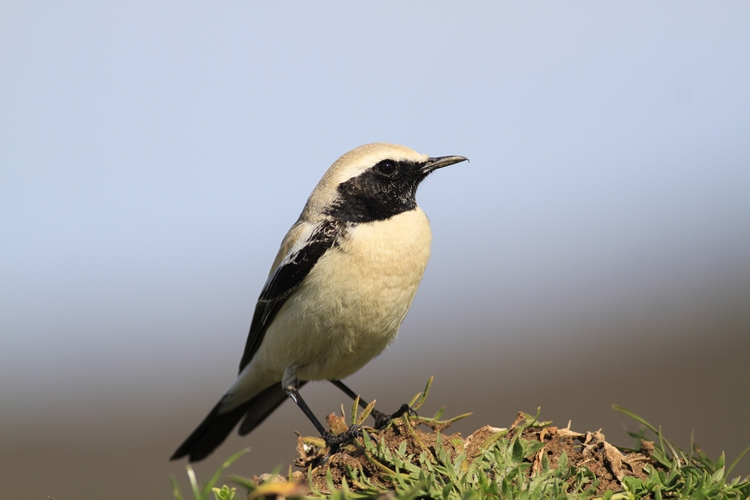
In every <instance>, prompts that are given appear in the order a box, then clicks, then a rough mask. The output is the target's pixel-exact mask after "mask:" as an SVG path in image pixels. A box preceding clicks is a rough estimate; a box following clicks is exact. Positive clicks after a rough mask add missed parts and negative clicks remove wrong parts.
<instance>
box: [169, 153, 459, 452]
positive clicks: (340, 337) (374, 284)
mask: <svg viewBox="0 0 750 500" xmlns="http://www.w3.org/2000/svg"><path fill="white" fill-rule="evenodd" d="M465 160H466V158H464V157H463V156H441V157H437V158H431V157H429V156H427V155H423V154H419V153H417V152H416V151H414V150H412V149H409V148H407V147H404V146H396V145H393V144H383V143H377V144H367V145H365V146H360V147H358V148H356V149H354V150H352V151H349V152H348V153H346V154H345V155H343V156H342V157H341V158H339V159H338V160H337V161H336V162H335V163H334V164H333V165H332V166H331V168H329V169H328V171H327V172H326V173H325V175H323V178H322V179H321V180H320V182H319V183H318V185H317V186H316V187H315V189H314V190H313V192H312V194H311V195H310V198H308V200H307V204H306V205H305V208H304V210H302V214H301V215H300V217H299V220H297V222H296V223H295V224H294V225H293V226H292V228H291V229H290V230H289V232H288V233H287V235H286V237H285V238H284V240H283V241H282V242H281V248H280V249H279V253H278V255H277V256H276V260H275V261H274V262H273V266H271V272H270V274H269V276H268V280H267V281H266V284H265V286H264V287H263V291H262V292H261V294H260V297H259V298H258V304H257V305H256V306H255V314H254V315H253V320H252V323H251V325H250V333H249V335H248V338H247V344H246V345H245V353H244V354H243V356H242V361H240V373H239V376H238V377H237V380H235V382H234V383H233V384H232V385H231V386H230V387H229V389H227V391H226V392H225V393H224V395H223V396H222V398H221V400H220V401H219V403H218V404H217V405H216V406H215V407H214V409H213V410H211V413H209V414H208V416H207V417H206V418H205V419H204V420H203V422H202V423H201V424H200V425H199V426H198V428H197V429H195V431H194V432H193V433H192V434H191V435H190V437H188V438H187V440H185V442H184V443H183V444H182V446H180V448H179V449H178V450H177V451H176V452H175V453H174V455H172V460H175V459H178V458H182V457H184V456H188V457H189V459H190V461H191V462H193V461H197V460H202V459H203V458H205V457H206V456H208V455H209V454H210V453H211V452H213V451H214V449H216V447H217V446H219V445H220V444H221V443H222V442H223V441H224V439H226V437H227V436H228V435H229V433H230V432H231V431H232V429H233V428H234V427H235V426H236V425H237V423H238V422H239V421H240V420H241V419H242V418H243V417H244V421H243V422H242V424H241V425H240V429H239V433H240V435H245V434H247V433H249V432H250V431H252V430H253V429H254V428H255V427H257V426H258V425H259V424H260V423H261V422H262V421H263V420H264V419H265V418H266V417H267V416H268V415H269V414H270V413H271V412H273V411H274V410H275V409H276V408H277V407H278V406H279V405H280V404H281V403H282V402H284V400H285V399H286V398H287V397H290V398H292V400H293V401H294V402H295V403H296V404H297V405H298V406H299V407H300V409H301V410H302V411H303V412H304V413H305V415H307V417H308V418H309V419H310V420H311V421H312V423H313V424H315V427H316V428H317V429H318V431H319V432H320V434H321V436H322V437H323V438H324V440H325V442H326V444H327V445H328V446H329V447H330V448H331V451H335V449H336V448H338V446H339V445H340V444H342V443H344V442H346V441H349V440H350V439H352V438H353V437H354V436H357V435H358V434H359V432H360V431H359V429H358V428H355V427H354V426H352V428H350V429H349V431H347V432H345V433H343V434H340V435H338V436H335V435H333V434H331V433H330V432H328V431H327V430H326V429H325V427H323V425H322V424H321V423H320V421H319V420H318V419H317V418H316V417H315V415H314V414H313V413H312V411H311V410H310V408H309V407H308V406H307V404H306V403H305V401H304V400H303V399H302V396H300V394H299V391H298V389H299V388H300V387H301V386H302V385H303V384H304V383H305V382H307V381H310V380H330V381H331V382H333V384H334V385H336V386H337V387H338V388H339V389H341V390H343V391H344V392H345V393H346V394H347V395H348V396H349V397H351V398H355V397H356V394H355V393H354V392H353V391H352V390H351V389H349V388H348V387H347V386H345V385H344V384H343V383H342V382H341V379H343V378H346V377H348V376H349V375H351V374H353V373H354V372H356V371H357V370H359V369H360V368H362V367H363V366H364V365H365V364H366V363H367V362H368V361H370V360H371V359H372V358H374V357H375V356H377V355H378V354H380V353H381V352H382V351H383V349H385V347H386V346H387V345H388V344H389V343H390V342H391V341H392V340H393V339H394V338H395V337H396V333H397V332H398V329H399V327H400V326H401V322H402V321H403V320H404V317H405V316H406V313H407V311H408V310H409V306H410V305H411V303H412V300H413V299H414V294H415V293H416V292H417V286H419V282H420V281H421V279H422V275H423V274H424V270H425V267H426V266H427V260H428V259H429V257H430V243H431V241H432V234H431V232H430V222H429V221H428V220H427V216H426V215H425V213H424V212H423V211H422V209H421V208H419V207H418V206H417V202H416V198H415V197H416V193H417V187H418V186H419V183H420V182H422V181H423V180H424V179H425V177H427V176H428V175H429V174H430V173H431V172H433V171H435V170H437V169H438V168H442V167H447V166H448V165H453V164H454V163H458V162H462V161H465ZM360 403H361V404H362V406H363V407H364V406H366V405H367V403H366V402H364V401H360ZM408 410H409V407H408V406H407V405H402V407H401V408H400V409H399V410H398V411H397V412H395V413H394V414H392V415H386V414H383V413H381V412H373V416H374V417H375V421H376V427H382V426H384V425H387V423H388V422H389V421H390V419H391V418H396V417H397V416H400V415H402V414H403V413H404V412H405V411H408Z"/></svg>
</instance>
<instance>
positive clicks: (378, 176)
mask: <svg viewBox="0 0 750 500" xmlns="http://www.w3.org/2000/svg"><path fill="white" fill-rule="evenodd" d="M462 161H467V158H464V157H463V156H441V157H436V158H433V157H430V156H428V155H423V154H420V153H417V152H416V151H414V150H413V149H410V148H407V147H405V146H398V145H395V144H386V143H374V144H365V145H364V146H360V147H358V148H356V149H353V150H351V151H349V152H348V153H346V154H344V155H343V156H341V158H339V159H338V160H336V162H335V163H334V164H333V165H331V167H330V168H329V169H328V171H327V172H326V173H325V175H323V178H322V179H321V180H320V182H319V183H318V185H317V186H316V187H315V189H314V190H313V192H312V194H311V195H310V198H309V199H308V200H307V205H305V209H304V210H303V212H302V215H301V217H300V218H301V219H304V220H316V219H320V218H334V219H336V220H340V221H345V222H373V221H376V220H385V219H389V218H390V217H393V216H394V215H398V214H399V213H402V212H406V211H408V210H413V209H415V208H416V206H417V202H416V194H417V187H418V186H419V183H420V182H422V181H423V180H424V179H425V177H427V176H428V175H429V174H430V173H431V172H433V171H435V170H437V169H439V168H442V167H447V166H448V165H453V164H454V163H459V162H462Z"/></svg>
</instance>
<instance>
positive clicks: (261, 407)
mask: <svg viewBox="0 0 750 500" xmlns="http://www.w3.org/2000/svg"><path fill="white" fill-rule="evenodd" d="M303 385H305V382H300V383H299V387H302V386H303ZM288 397H289V396H287V393H286V392H285V391H284V389H282V388H281V384H274V385H272V386H271V387H269V388H268V389H266V390H264V391H263V392H261V393H260V394H258V395H257V396H255V397H254V398H253V400H252V403H253V404H252V406H251V407H250V409H248V410H247V414H246V415H245V420H243V421H242V423H241V424H240V430H239V434H240V436H244V435H246V434H248V433H249V432H250V431H252V430H253V429H255V428H256V427H258V426H259V425H260V424H261V422H263V421H264V420H265V419H266V417H267V416H268V415H270V414H271V413H273V411H274V410H275V409H276V408H278V407H279V405H281V403H283V402H284V401H286V398H288Z"/></svg>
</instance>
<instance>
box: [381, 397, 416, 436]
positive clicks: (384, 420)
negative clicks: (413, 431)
mask: <svg viewBox="0 0 750 500" xmlns="http://www.w3.org/2000/svg"><path fill="white" fill-rule="evenodd" d="M404 413H408V414H409V415H414V416H415V417H418V416H419V415H417V412H416V410H414V408H412V407H411V406H409V405H408V404H406V403H404V404H402V405H401V407H400V408H399V409H398V410H396V411H395V412H393V413H392V414H390V415H388V414H386V413H383V412H382V411H378V410H374V409H373V410H372V413H370V415H372V417H373V418H374V419H375V428H376V429H378V430H380V429H382V428H384V427H386V426H387V425H388V424H390V423H391V422H392V421H393V420H394V419H396V418H398V417H400V416H401V415H403V414H404Z"/></svg>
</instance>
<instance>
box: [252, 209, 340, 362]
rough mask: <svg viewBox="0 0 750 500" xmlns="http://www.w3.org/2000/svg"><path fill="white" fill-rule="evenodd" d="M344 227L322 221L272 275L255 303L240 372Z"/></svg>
mask: <svg viewBox="0 0 750 500" xmlns="http://www.w3.org/2000/svg"><path fill="white" fill-rule="evenodd" d="M344 230H345V226H344V225H343V224H342V223H339V222H335V221H324V222H322V223H320V224H319V225H318V226H317V227H316V228H315V230H314V231H313V233H312V235H311V236H310V237H309V238H308V239H307V242H306V243H305V245H304V246H303V247H302V248H300V249H299V250H296V251H294V252H293V253H290V254H289V255H287V256H286V257H285V258H284V260H282V261H281V263H280V264H279V267H278V268H277V269H276V271H275V272H274V273H273V274H272V275H271V276H270V277H269V278H268V281H266V285H265V286H264V287H263V291H262V292H261V293H260V297H259V298H258V303H257V304H256V306H255V313H254V314H253V321H252V322H251V323H250V333H248V336H247V343H246V344H245V353H244V354H243V355H242V361H240V372H241V371H242V370H243V369H244V368H245V366H247V364H248V363H250V360H251V359H253V356H254V355H255V353H256V352H257V351H258V348H260V344H261V342H263V337H264V336H265V335H266V330H268V327H269V326H270V324H271V322H272V321H273V319H274V318H275V317H276V313H278V312H279V309H281V306H283V305H284V302H286V299H287V298H289V296H290V295H291V294H292V293H294V291H295V290H296V289H297V287H299V285H300V283H302V280H303V279H305V276H307V275H308V274H309V273H310V271H311V270H312V268H313V267H314V266H315V264H316V263H317V262H318V259H320V257H321V256H322V255H323V254H324V253H325V252H326V250H328V249H330V248H332V247H334V246H335V245H336V240H337V239H338V238H339V237H340V236H341V235H342V234H343V233H344Z"/></svg>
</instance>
